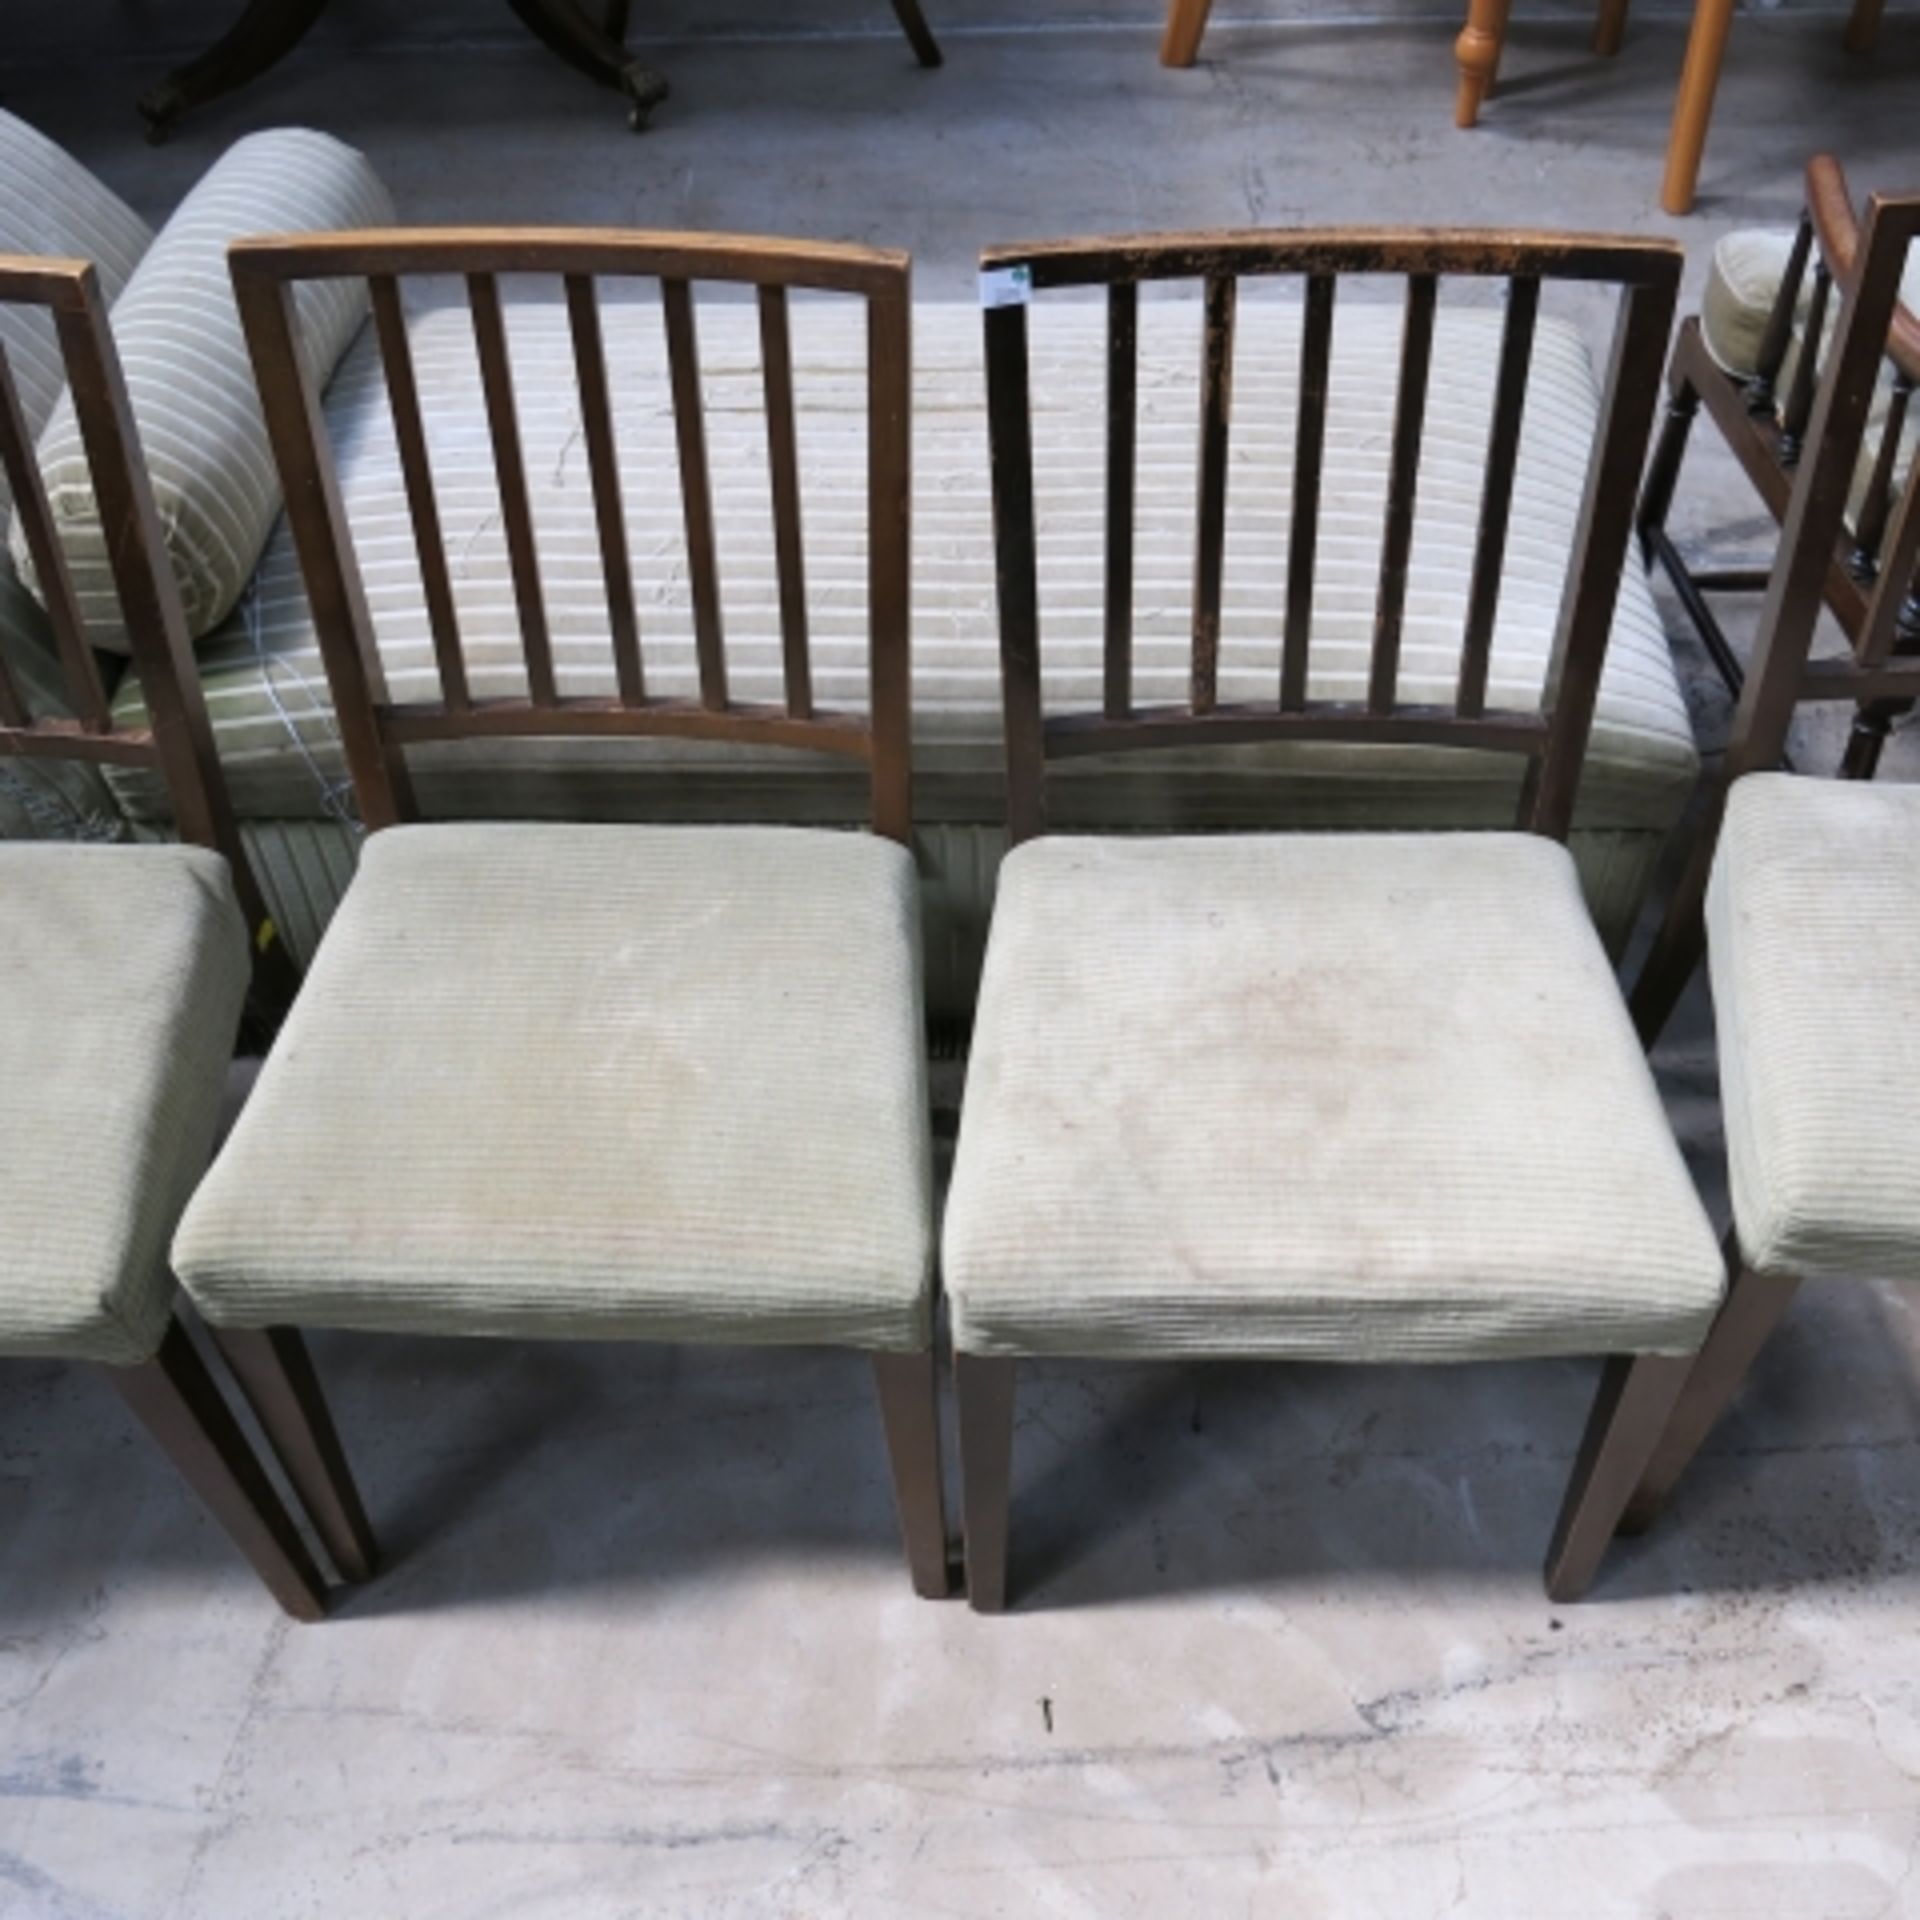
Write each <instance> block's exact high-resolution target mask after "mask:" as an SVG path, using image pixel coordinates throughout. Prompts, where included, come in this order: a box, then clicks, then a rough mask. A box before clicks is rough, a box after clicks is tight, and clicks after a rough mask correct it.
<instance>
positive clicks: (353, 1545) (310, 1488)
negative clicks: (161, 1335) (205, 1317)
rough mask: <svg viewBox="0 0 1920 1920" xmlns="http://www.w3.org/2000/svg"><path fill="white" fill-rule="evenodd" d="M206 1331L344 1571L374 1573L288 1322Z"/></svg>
mask: <svg viewBox="0 0 1920 1920" xmlns="http://www.w3.org/2000/svg"><path fill="white" fill-rule="evenodd" d="M209 1332H211V1333H212V1335H213V1342H214V1345H215V1346H217V1347H218V1348H219V1349H220V1354H221V1357H222V1358H223V1359H224V1360H225V1361H226V1363H227V1365H228V1366H229V1367H230V1368H231V1369H232V1371H233V1377H234V1378H235V1379H236V1380H237V1381H239V1383H240V1391H241V1392H242V1393H243V1394H245V1395H246V1397H247V1405H248V1406H250V1407H251V1408H252V1409H253V1415H254V1418H255V1419H256V1420H258V1421H259V1422H260V1428H261V1431H262V1432H263V1433H265V1435H266V1436H267V1442H268V1444H269V1445H270V1446H271V1447H272V1448H273V1452H274V1458H275V1459H277V1460H278V1461H279V1462H280V1465H281V1466H282V1468H283V1469H285V1472H286V1476H287V1478H288V1479H289V1480H290V1481H292V1483H293V1489H294V1491H295V1492H296V1493H297V1494H298V1495H299V1496H300V1503H301V1505H302V1506H304V1507H305V1508H306V1510H307V1517H308V1518H309V1519H310V1520H311V1521H312V1522H313V1528H314V1531H315V1532H316V1533H317V1534H319V1536H320V1539H321V1543H322V1544H323V1545H324V1546H325V1547H326V1550H327V1553H328V1556H329V1557H330V1558H331V1559H332V1561H333V1564H334V1566H335V1567H336V1568H337V1569H338V1570H339V1573H340V1577H341V1579H343V1580H346V1581H350V1582H357V1581H361V1580H371V1579H372V1578H373V1575H374V1571H375V1569H376V1568H377V1566H378V1565H379V1552H378V1550H377V1549H376V1548H375V1546H374V1542H373V1529H372V1528H371V1527H369V1526H368V1525H367V1515H366V1509H365V1508H364V1507H363V1506H362V1505H361V1504H360V1491H359V1489H358V1488H357V1487H356V1486H355V1485H354V1482H353V1473H352V1470H351V1469H350V1468H349V1467H348V1465H347V1456H346V1453H345V1451H344V1449H343V1448H342V1447H341V1445H340V1435H339V1433H338V1432H337V1431H336V1429H335V1427H334V1424H333V1415H332V1413H331V1412H329V1411H328V1408H327V1403H326V1399H325V1397H324V1396H323V1395H322V1394H321V1391H320V1381H319V1378H318V1376H317V1375H316V1374H315V1373H314V1370H313V1361H312V1360H311V1358H309V1356H308V1353H307V1345H306V1342H305V1341H304V1340H302V1339H301V1338H300V1336H299V1334H298V1333H296V1332H295V1331H294V1330H293V1328H291V1327H270V1328H267V1329H265V1330H262V1331H256V1330H254V1329H252V1328H241V1327H212V1328H209Z"/></svg>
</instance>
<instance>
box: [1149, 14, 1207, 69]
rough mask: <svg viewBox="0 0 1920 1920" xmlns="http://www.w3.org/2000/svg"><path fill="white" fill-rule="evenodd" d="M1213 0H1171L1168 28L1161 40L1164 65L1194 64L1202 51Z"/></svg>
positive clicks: (1161, 57)
mask: <svg viewBox="0 0 1920 1920" xmlns="http://www.w3.org/2000/svg"><path fill="white" fill-rule="evenodd" d="M1212 11H1213V0H1167V29H1166V32H1165V33H1164V34H1163V35H1162V36H1161V40H1160V64H1161V65H1162V66H1163V67H1190V66H1192V65H1193V63H1194V60H1195V59H1196V58H1197V57H1198V55H1199V52H1200V41H1201V37H1202V36H1203V35H1204V34H1205V33H1206V30H1207V15H1208V14H1210V13H1211V12H1212Z"/></svg>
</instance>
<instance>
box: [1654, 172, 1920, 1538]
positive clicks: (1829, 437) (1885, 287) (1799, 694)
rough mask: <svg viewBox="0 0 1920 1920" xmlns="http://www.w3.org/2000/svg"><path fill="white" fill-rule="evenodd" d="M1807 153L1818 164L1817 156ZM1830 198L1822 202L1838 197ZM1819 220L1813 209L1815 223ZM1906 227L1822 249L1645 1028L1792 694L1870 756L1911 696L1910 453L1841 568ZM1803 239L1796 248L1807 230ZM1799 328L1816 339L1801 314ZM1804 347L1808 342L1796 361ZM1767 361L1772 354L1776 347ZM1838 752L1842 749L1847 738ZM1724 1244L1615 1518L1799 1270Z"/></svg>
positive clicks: (1682, 1456) (1909, 351)
mask: <svg viewBox="0 0 1920 1920" xmlns="http://www.w3.org/2000/svg"><path fill="white" fill-rule="evenodd" d="M1815 164H1816V167H1820V164H1821V163H1818V162H1816V163H1815ZM1828 164H1829V165H1830V163H1828ZM1821 172H1822V173H1823V174H1824V175H1825V177H1826V179H1827V180H1828V181H1830V182H1832V183H1834V186H1835V189H1836V190H1837V191H1838V192H1840V194H1841V195H1842V198H1841V199H1840V200H1839V201H1838V203H1837V205H1838V206H1839V207H1845V206H1846V205H1847V203H1846V201H1845V199H1844V188H1843V187H1840V186H1839V185H1838V169H1837V168H1835V169H1832V170H1831V172H1827V170H1826V168H1821ZM1812 177H1815V176H1814V175H1813V174H1812V172H1811V170H1810V178H1812ZM1828 204H1829V206H1830V208H1831V207H1832V205H1833V204H1834V203H1832V202H1831V201H1829V203H1828ZM1819 219H1820V216H1819V215H1818V213H1817V212H1816V215H1815V224H1816V226H1817V225H1818V224H1819ZM1803 233H1804V229H1803ZM1916 236H1920V193H1916V194H1904V195H1899V196H1887V195H1878V194H1876V195H1875V196H1873V197H1872V198H1871V199H1870V200H1869V201H1868V202H1867V214H1866V220H1865V222H1864V225H1863V228H1862V233H1861V238H1860V242H1859V244H1858V246H1857V247H1853V248H1851V249H1850V250H1848V251H1847V252H1845V253H1841V254H1839V255H1838V257H1835V255H1834V254H1831V253H1830V254H1828V255H1827V258H1828V259H1829V260H1831V261H1832V266H1831V272H1832V275H1833V277H1834V278H1835V279H1836V280H1837V281H1838V282H1839V284H1840V290H1841V299H1842V307H1841V312H1840V318H1839V321H1838V324H1837V325H1836V327H1835V329H1834V335H1833V342H1832V345H1831V347H1830V348H1829V349H1828V354H1827V363H1826V367H1825V370H1824V371H1823V372H1822V374H1821V376H1820V381H1819V388H1818V394H1817V397H1816V398H1815V399H1814V400H1813V401H1812V403H1811V414H1810V417H1807V418H1806V421H1805V444H1806V447H1807V449H1808V452H1807V453H1806V454H1805V455H1804V456H1803V457H1802V458H1801V460H1800V463H1799V467H1798V471H1797V473H1796V474H1795V476H1794V480H1793V487H1792V493H1791V496H1790V498H1789V500H1788V503H1787V508H1786V514H1785V524H1784V526H1783V527H1782V530H1781V536H1780V554H1779V558H1778V559H1777V560H1776V561H1775V563H1774V567H1773V570H1772V573H1771V575H1770V577H1769V580H1768V584H1767V598H1766V603H1765V606H1764V607H1763V608H1762V611H1761V615H1760V631H1759V638H1758V640H1757V642H1756V645H1755V649H1754V656H1753V661H1752V664H1751V666H1750V667H1749V669H1748V671H1747V675H1746V680H1745V684H1744V685H1743V686H1742V688H1741V693H1740V703H1739V706H1738V708H1737V709H1736V711H1735V714H1734V720H1733V737H1732V740H1731V742H1730V743H1729V745H1728V748H1727V755H1726V763H1725V766H1724V768H1723V770H1722V772H1721V774H1720V777H1719V778H1718V779H1717V780H1716V781H1715V782H1714V787H1713V792H1712V795H1711V798H1710V801H1709V805H1708V809H1707V815H1706V818H1705V820H1704V821H1703V822H1702V823H1701V826H1700V829H1699V831H1698V833H1697V835H1696V837H1695V840H1694V843H1693V846H1692V849H1691V851H1690V854H1689V858H1688V862H1687V867H1686V871H1685V874H1684V875H1683V876H1682V879H1681V882H1680V886H1679V888H1678V890H1677V891H1676V893H1675V896H1674V899H1673V902H1672V904H1671V905H1670V906H1669V908H1668V911H1667V917H1666V920H1665V922H1664V923H1663V925H1662V927H1661V930H1660V935H1659V938H1658V940H1657V941H1656V943H1655V948H1654V951H1653V953H1652V955H1651V956H1650V957H1649V959H1648V961H1647V965H1646V969H1645V971H1644V972H1643V973H1642V975H1641V979H1640V986H1639V989H1638V990H1637V991H1636V994H1635V1009H1636V1013H1638V1014H1640V1015H1641V1016H1642V1017H1641V1026H1642V1031H1643V1032H1646V1033H1648V1034H1652V1033H1654V1032H1657V1030H1658V1027H1659V1024H1660V1021H1661V1020H1662V1019H1664V1017H1665V1012H1666V1009H1667V1008H1669V1007H1670V1006H1671V1004H1672V1001H1673V999H1674V998H1676V997H1677V996H1678V992H1679V986H1680V985H1683V984H1684V983H1685V980H1686V978H1687V977H1688V975H1689V974H1690V973H1691V972H1692V969H1693V965H1694V963H1695V962H1696V961H1697V958H1698V955H1699V953H1700V952H1701V951H1702V950H1703V949H1704V947H1705V944H1706V936H1705V931H1704V924H1703V906H1704V900H1705V895H1706V885H1707V879H1708V876H1709V874H1710V872H1711V870H1712V866H1713V856H1714V850H1715V847H1716V846H1717V844H1718V841H1719V834H1720V825H1721V821H1722V819H1723V817H1724V813H1725V808H1726V799H1727V794H1728V792H1729V790H1730V789H1731V788H1732V786H1733V783H1734V782H1735V781H1736V780H1738V779H1740V778H1741V777H1742V776H1743V775H1745V774H1749V773H1758V772H1765V771H1767V770H1769V769H1772V768H1776V767H1778V766H1779V765H1780V764H1781V759H1782V755H1783V753H1784V750H1785V747H1786V740H1787V729H1788V726H1789V725H1790V723H1791V722H1792V719H1793V714H1794V710H1795V708H1796V707H1798V706H1799V704H1800V703H1801V702H1802V701H1814V700H1849V701H1853V702H1855V703H1856V704H1857V705H1858V706H1860V708H1861V710H1862V712H1863V713H1866V714H1868V715H1869V724H1868V729H1867V732H1866V738H1867V739H1868V740H1869V741H1870V742H1871V743H1872V745H1873V748H1874V751H1875V754H1876V755H1877V750H1878V742H1879V739H1880V737H1882V735H1883V733H1884V729H1883V728H1882V729H1880V730H1879V732H1875V731H1873V729H1872V726H1871V709H1872V708H1873V707H1876V706H1880V705H1897V706H1898V707H1900V708H1905V707H1909V706H1911V705H1912V704H1913V703H1914V702H1915V701H1916V700H1920V644H1916V642H1917V641H1920V620H1916V613H1920V608H1917V607H1916V603H1915V593H1916V591H1917V590H1920V575H1917V574H1916V564H1917V563H1920V460H1917V461H1916V462H1915V463H1914V468H1913V471H1912V472H1910V473H1909V475H1908V476H1907V481H1906V485H1905V487H1904V489H1903V490H1902V491H1901V493H1900V494H1899V497H1898V500H1897V502H1894V503H1892V504H1891V506H1890V508H1889V509H1888V510H1887V518H1886V520H1885V523H1884V525H1883V526H1882V528H1881V530H1880V537H1879V542H1878V544H1877V545H1876V546H1875V548H1874V549H1873V558H1874V559H1875V561H1876V562H1877V564H1876V567H1875V569H1874V571H1872V572H1870V573H1867V574H1865V575H1864V577H1858V576H1855V575H1854V574H1853V572H1852V569H1851V565H1850V563H1851V561H1852V558H1853V555H1854V554H1855V553H1856V552H1857V551H1858V550H1859V535H1858V532H1857V531H1856V533H1855V534H1854V535H1849V533H1848V530H1847V526H1846V511H1847V505H1848V501H1849V498H1850V495H1851V493H1852V489H1853V486H1854V476H1855V472H1856V468H1857V463H1858V459H1859V450H1860V445H1861V440H1862V437H1863V434H1864V430H1865V427H1866V423H1867V413H1868V408H1869V406H1870V404H1871V401H1872V397H1873V393H1874V389H1875V384H1876V379H1877V376H1878V374H1879V370H1880V361H1881V359H1882V357H1883V356H1887V357H1891V356H1892V353H1893V349H1894V348H1895V347H1898V349H1899V351H1900V358H1899V359H1897V360H1896V361H1895V365H1896V368H1897V369H1898V370H1900V371H1903V372H1905V373H1906V374H1907V377H1908V378H1909V379H1911V371H1912V368H1913V366H1914V364H1915V361H1914V357H1913V356H1914V352H1915V349H1916V347H1920V330H1916V329H1915V328H1914V326H1913V324H1912V323H1913V316H1912V315H1911V314H1909V313H1908V312H1906V310H1905V309H1903V308H1902V307H1901V306H1900V305H1899V291H1900V279H1901V274H1902V272H1903V270H1904V268H1905V266H1906V262H1907V258H1908V250H1909V248H1910V247H1911V246H1912V245H1913V244H1914V241H1915V239H1916ZM1822 244H1823V246H1824V245H1825V244H1826V243H1825V242H1824V241H1823V243H1822ZM1800 250H1801V251H1802V252H1803V253H1804V251H1805V242H1804V240H1803V242H1802V245H1801V249H1800ZM1816 298H1818V295H1817V294H1816ZM1809 337H1813V329H1812V328H1811V327H1810V328H1809ZM1810 357H1811V356H1809V355H1803V356H1802V360H1803V363H1804V362H1805V361H1806V360H1807V359H1809V358H1810ZM1771 364H1772V365H1773V366H1774V367H1775V368H1777V367H1778V365H1779V359H1778V356H1777V355H1775V356H1774V357H1773V359H1772V362H1771ZM1722 378H1724V376H1722ZM1789 404H1790V406H1791V402H1790V403H1789ZM1886 478H1887V466H1886V450H1885V446H1884V444H1883V446H1882V449H1881V453H1880V455H1879V456H1878V457H1877V458H1876V462H1875V481H1876V484H1877V485H1884V483H1885V480H1886ZM1864 517H1865V516H1863V519H1864ZM1840 579H1846V580H1848V581H1849V582H1850V583H1851V584H1852V586H1853V588H1854V590H1855V592H1856V594H1857V595H1858V596H1859V599H1860V602H1861V605H1860V611H1859V615H1858V618H1857V619H1856V620H1855V622H1854V623H1853V624H1852V625H1851V626H1850V627H1849V628H1848V633H1849V637H1850V638H1851V640H1852V642H1853V648H1852V653H1851V655H1850V656H1849V657H1847V658H1845V659H1840V660H1815V659H1813V658H1812V657H1811V655H1812V646H1813V636H1814V630H1815V626H1816V623H1817V621H1818V619H1819V615H1820V609H1821V607H1822V605H1823V604H1824V605H1826V606H1828V607H1829V608H1832V607H1833V606H1834V588H1835V585H1836V582H1837V581H1838V580H1840ZM1835 611H1837V609H1835ZM1854 737H1855V741H1856V742H1858V741H1859V740H1860V739H1861V737H1862V733H1861V728H1860V727H1859V726H1858V725H1857V726H1856V731H1855V736H1854ZM1849 754H1850V757H1851V756H1852V749H1851V748H1850V749H1849ZM1863 757H1864V756H1863ZM1847 771H1849V772H1851V773H1852V775H1853V777H1856V778H1865V777H1867V775H1869V774H1870V773H1871V771H1872V766H1871V762H1870V761H1868V762H1867V764H1866V765H1865V766H1864V767H1862V766H1857V765H1856V766H1854V767H1851V768H1849V769H1848V770H1847ZM1726 1249H1727V1268H1728V1275H1729V1285H1728V1290H1727V1299H1726V1304H1725V1305H1724V1306H1723V1307H1722V1309H1721V1311H1720V1315H1719V1318H1718V1319H1717V1320H1715V1322H1714V1324H1713V1328H1712V1330H1711V1331H1710V1332H1709V1334H1708V1336H1707V1339H1706V1343H1705V1345H1704V1346H1703V1347H1702V1348H1701V1350H1700V1354H1699V1357H1698V1359H1697V1360H1696V1361H1695V1363H1694V1365H1693V1369H1692V1371H1691V1372H1690V1373H1689V1375H1688V1377H1687V1382H1686V1387H1685V1390H1684V1392H1683V1393H1682V1395H1681V1398H1680V1401H1679V1403H1678V1405H1677V1406H1676V1407H1675V1409H1674V1411H1673V1414H1672V1416H1671V1417H1670V1419H1669V1421H1668V1424H1667V1428H1666V1431H1665V1432H1664V1433H1663V1435H1662V1436H1661V1439H1660V1444H1659V1447H1658V1449H1657V1450H1656V1452H1655V1454H1654V1457H1653V1459H1652V1461H1651V1462H1650V1463H1649V1465H1648V1467H1647V1469H1646V1471H1645V1472H1644V1474H1643V1475H1642V1477H1641V1479H1640V1483H1639V1485H1638V1487H1637V1489H1636V1490H1635V1493H1634V1496H1633V1500H1632V1502H1631V1504H1630V1505H1629V1507H1628V1510H1627V1513H1626V1516H1625V1519H1624V1521H1623V1530H1624V1531H1629V1532H1638V1531H1639V1530H1641V1529H1642V1528H1644V1527H1646V1526H1648V1525H1650V1524H1651V1522H1652V1521H1653V1520H1654V1519H1655V1518H1656V1517H1657V1516H1658V1514H1659V1513H1660V1511H1661V1509H1662V1507H1663V1506H1664V1505H1665V1503H1666V1500H1667V1497H1668V1495H1669V1494H1670V1493H1671V1492H1672V1490H1673V1487H1674V1484H1675V1483H1676V1482H1677V1481H1678V1479H1679V1478H1680V1475H1681V1474H1682V1473H1683V1472H1684V1471H1685V1469H1686V1467H1687V1464H1688V1463H1689V1462H1690V1461H1691V1460H1692V1458H1693V1456H1694V1455H1695V1454H1696V1453H1697V1452H1698V1451H1699V1449H1700V1446H1701V1444H1702V1443H1703V1442H1704V1441H1705V1439H1706V1437H1707V1435H1708V1434H1709V1433H1710V1432H1711V1431H1712V1430H1713V1427H1714V1425H1715V1423H1716V1422H1717V1421H1718V1420H1719V1418H1720V1416H1721V1414H1722V1413H1723V1412H1724V1411H1725V1410H1726V1408H1727V1406H1728V1404H1729V1403H1730V1402H1731V1401H1732V1399H1733V1396H1734V1394H1735V1392H1736V1391H1737V1390H1738V1388H1739V1385H1740V1382H1741V1380H1742V1379H1743V1378H1744V1377H1745V1374H1746V1371H1747V1368H1748V1367H1749V1365H1751V1363H1752V1361H1753V1359H1754V1357H1755V1355H1757V1354H1758V1353H1759V1351H1760V1349H1761V1347H1762V1346H1764V1345H1765V1344H1766V1340H1767V1337H1768V1335H1769V1334H1770V1333H1771V1332H1772V1331H1773V1329H1774V1327H1775V1326H1776V1325H1777V1324H1778V1323H1779V1320H1780V1317H1781V1315H1782V1314H1783V1313H1785V1311H1786V1309H1787V1307H1788V1304H1789V1303H1790V1302H1791V1301H1792V1299H1793V1296H1794V1294H1795V1292H1796V1291H1797V1290H1798V1287H1799V1281H1798V1279H1797V1278H1796V1277H1794V1276H1790V1275H1780V1274H1762V1273H1756V1272H1755V1271H1754V1270H1753V1269H1752V1268H1750V1267H1748V1266H1747V1264H1746V1262H1745V1260H1744V1259H1743V1257H1742V1255H1741V1250H1740V1244H1739V1236H1738V1231H1737V1228H1736V1229H1730V1230H1729V1231H1728V1234H1727V1241H1726Z"/></svg>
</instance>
